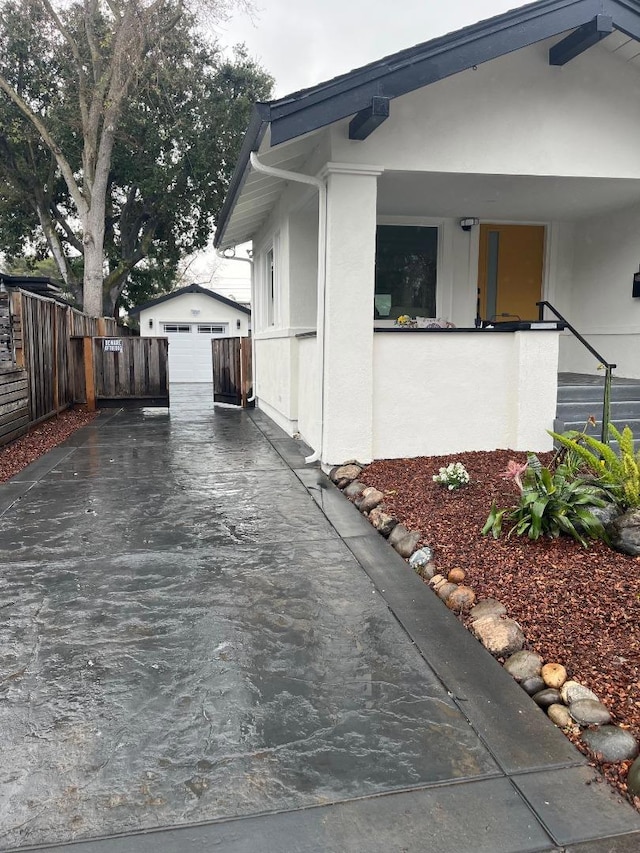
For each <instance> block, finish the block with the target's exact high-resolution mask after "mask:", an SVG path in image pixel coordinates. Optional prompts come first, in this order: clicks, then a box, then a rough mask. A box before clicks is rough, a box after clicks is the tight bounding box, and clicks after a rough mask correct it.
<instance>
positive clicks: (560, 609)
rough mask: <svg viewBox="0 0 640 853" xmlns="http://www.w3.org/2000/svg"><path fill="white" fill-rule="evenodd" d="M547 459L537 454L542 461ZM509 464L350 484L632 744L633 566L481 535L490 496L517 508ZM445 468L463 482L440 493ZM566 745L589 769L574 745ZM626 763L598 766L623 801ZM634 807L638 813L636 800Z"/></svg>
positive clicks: (379, 470) (430, 467) (635, 704)
mask: <svg viewBox="0 0 640 853" xmlns="http://www.w3.org/2000/svg"><path fill="white" fill-rule="evenodd" d="M549 458H550V454H548V455H546V456H545V455H541V459H542V461H543V462H545V461H548V460H549ZM510 459H516V460H518V461H522V462H524V461H526V457H525V454H522V453H515V452H513V451H508V450H498V451H494V452H490V453H484V452H480V453H459V454H457V455H455V456H432V457H423V458H418V459H394V460H382V461H379V462H374V463H373V464H372V465H370V466H368V467H367V468H366V469H365V470H364V471H363V472H362V474H361V476H360V477H359V479H360V480H361V481H362V482H364V483H366V484H367V485H371V486H375V487H376V488H378V489H380V490H381V491H382V492H384V493H385V500H384V505H385V508H386V509H387V511H388V512H390V513H391V514H392V515H393V516H395V517H396V518H397V519H399V521H401V522H402V523H403V524H404V525H405V526H406V527H407V528H409V529H410V530H415V531H420V533H421V534H422V538H421V544H426V545H430V546H431V547H433V548H434V549H435V558H434V559H435V563H436V566H437V567H438V571H439V572H440V573H441V574H446V573H447V571H448V570H450V569H453V568H455V567H460V568H462V569H464V571H465V572H466V573H467V575H466V578H465V584H468V585H469V586H470V587H471V588H472V589H473V590H474V591H475V593H476V595H477V597H478V598H487V597H492V598H497V599H498V600H499V601H501V602H502V603H503V604H504V605H505V606H506V608H507V612H508V615H509V616H510V617H512V618H513V619H515V620H516V621H517V622H519V624H520V625H521V627H522V629H523V631H524V634H525V636H526V638H527V647H528V648H530V649H532V650H534V651H536V652H538V653H539V654H540V655H542V657H543V658H544V660H545V662H554V661H555V662H559V663H562V664H564V666H565V667H566V668H567V671H568V673H569V677H570V678H575V679H576V680H577V681H580V682H581V683H582V684H585V685H587V686H588V687H590V688H591V689H592V690H593V691H594V692H595V693H596V694H597V696H598V697H599V698H600V699H601V701H602V702H604V704H605V705H606V706H607V708H608V709H609V711H610V712H611V715H612V717H613V719H612V722H613V723H614V724H617V725H619V726H622V727H625V728H628V730H629V731H630V732H631V733H632V734H633V735H634V736H635V738H636V739H637V740H640V558H634V557H628V556H625V555H623V554H619V553H617V552H615V551H612V550H611V549H609V548H608V547H607V546H606V545H604V544H603V543H602V542H596V543H594V544H592V545H591V546H590V547H589V548H588V549H585V548H583V547H582V546H581V545H579V544H578V543H576V542H574V541H573V540H572V539H571V538H569V537H561V538H560V539H555V540H554V539H547V538H544V539H540V540H538V541H537V542H532V541H530V540H529V539H527V538H521V537H516V536H513V537H512V538H511V539H507V538H506V537H505V536H504V535H503V536H502V538H501V539H498V540H494V539H493V538H492V537H491V536H486V537H485V536H482V535H481V532H480V531H481V529H482V526H483V525H484V522H485V521H486V518H487V515H488V514H489V509H490V507H491V502H492V501H493V500H494V498H495V500H496V503H497V505H498V507H504V506H511V505H513V504H514V503H515V502H516V500H517V497H518V493H517V490H516V487H515V485H514V483H513V482H510V481H506V480H503V479H502V478H501V477H500V474H501V473H502V472H503V471H504V470H505V469H506V467H507V463H508V461H509V460H510ZM455 461H460V462H462V463H463V464H464V466H465V467H466V469H467V471H468V472H469V475H470V477H471V482H470V483H469V485H467V486H464V487H463V488H461V489H460V490H458V491H453V492H450V491H448V490H447V489H446V488H445V487H443V486H440V485H438V484H437V483H434V482H433V480H432V479H431V478H432V476H433V475H434V474H437V473H438V469H439V468H440V466H441V465H447V464H448V463H449V462H455ZM507 529H508V527H507ZM461 618H462V619H463V621H464V617H461ZM572 740H574V742H576V744H577V745H578V746H579V748H580V749H581V750H582V752H584V753H585V754H586V755H589V757H590V759H591V760H592V761H593V763H594V765H598V762H597V759H596V757H595V756H594V755H592V754H590V753H589V752H588V751H587V750H586V748H585V747H584V746H582V745H581V744H580V743H578V742H577V738H573V737H572ZM630 765H631V762H630V761H629V762H624V763H622V764H607V765H602V764H599V765H598V766H599V769H600V771H601V772H602V773H603V774H604V775H605V777H606V778H607V780H608V781H609V782H610V783H611V784H613V785H614V786H615V787H617V788H618V790H619V791H620V792H621V793H622V794H623V795H626V796H628V794H627V789H626V784H625V779H626V774H627V771H628V769H629V766H630ZM634 805H635V806H636V808H639V809H640V798H638V797H636V798H635V801H634Z"/></svg>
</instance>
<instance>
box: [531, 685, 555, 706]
mask: <svg viewBox="0 0 640 853" xmlns="http://www.w3.org/2000/svg"><path fill="white" fill-rule="evenodd" d="M531 698H532V699H533V701H534V702H535V703H536V705H540V707H541V708H549V707H550V706H551V705H559V704H560V691H559V690H556V689H555V687H545V688H544V690H541V691H540V692H539V693H534V694H533V696H532V697H531Z"/></svg>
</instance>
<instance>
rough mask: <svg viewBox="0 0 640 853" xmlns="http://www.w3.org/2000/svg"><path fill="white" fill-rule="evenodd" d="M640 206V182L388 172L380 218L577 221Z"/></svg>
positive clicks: (380, 187) (382, 183) (383, 180)
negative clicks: (469, 217) (637, 204)
mask: <svg viewBox="0 0 640 853" xmlns="http://www.w3.org/2000/svg"><path fill="white" fill-rule="evenodd" d="M636 203H640V180H622V179H613V178H569V177H538V176H527V175H525V176H518V175H516V176H511V175H477V174H450V173H443V172H399V171H398V172H384V173H383V174H382V175H381V176H380V178H379V179H378V214H379V215H381V216H385V215H386V216H429V217H452V218H460V217H465V216H476V217H478V218H480V219H484V220H489V221H491V220H505V221H522V222H548V221H550V220H569V221H573V220H578V219H587V218H589V217H591V216H595V215H598V214H602V213H606V212H609V211H612V210H616V209H622V208H625V207H630V206H632V205H633V204H636Z"/></svg>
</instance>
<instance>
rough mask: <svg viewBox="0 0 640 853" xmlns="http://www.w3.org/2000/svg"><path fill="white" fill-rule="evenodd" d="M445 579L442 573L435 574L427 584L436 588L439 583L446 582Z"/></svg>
mask: <svg viewBox="0 0 640 853" xmlns="http://www.w3.org/2000/svg"><path fill="white" fill-rule="evenodd" d="M446 581H447V579H446V578H445V577H443V576H442V575H438V574H435V575H433V576H432V578H431V580H430V581H429V586H432V587H433V588H434V589H437V588H438V586H439V584H441V583H446Z"/></svg>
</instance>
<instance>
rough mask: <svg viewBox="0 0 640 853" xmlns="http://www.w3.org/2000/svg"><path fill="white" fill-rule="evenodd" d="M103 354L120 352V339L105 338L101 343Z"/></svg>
mask: <svg viewBox="0 0 640 853" xmlns="http://www.w3.org/2000/svg"><path fill="white" fill-rule="evenodd" d="M102 348H103V349H104V351H105V352H122V340H121V339H120V338H105V339H104V340H103V342H102Z"/></svg>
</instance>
